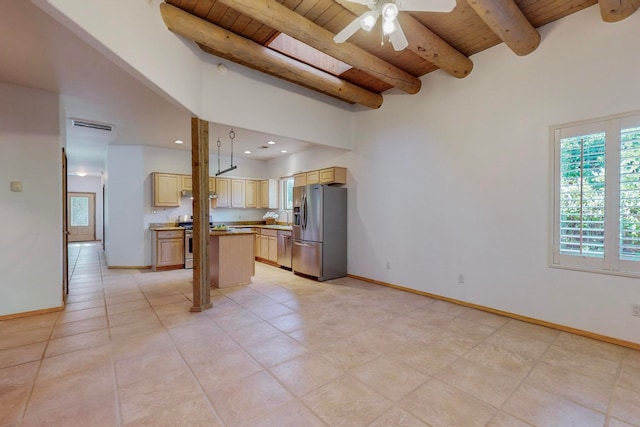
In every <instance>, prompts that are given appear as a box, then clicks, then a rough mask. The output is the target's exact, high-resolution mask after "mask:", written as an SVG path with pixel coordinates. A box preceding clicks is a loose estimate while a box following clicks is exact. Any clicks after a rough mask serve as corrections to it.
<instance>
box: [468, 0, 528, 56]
mask: <svg viewBox="0 0 640 427" xmlns="http://www.w3.org/2000/svg"><path fill="white" fill-rule="evenodd" d="M467 2H468V3H469V6H471V8H472V9H473V10H474V11H475V12H476V13H477V14H478V16H479V17H480V18H481V19H482V20H483V21H484V22H485V24H487V26H489V28H491V30H492V31H493V32H494V33H496V35H497V36H498V37H500V40H502V41H503V42H504V43H505V44H506V45H507V46H509V48H510V49H511V50H512V51H514V52H515V53H516V54H517V55H520V56H523V55H528V54H530V53H531V52H533V51H534V50H536V48H537V47H538V45H539V44H540V34H539V33H538V31H537V30H536V29H535V28H534V27H533V25H531V23H530V22H529V21H528V20H527V18H526V16H524V14H523V13H522V11H521V10H520V8H519V7H518V5H517V4H516V3H515V2H514V0H467Z"/></svg>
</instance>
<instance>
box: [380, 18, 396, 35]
mask: <svg viewBox="0 0 640 427" xmlns="http://www.w3.org/2000/svg"><path fill="white" fill-rule="evenodd" d="M397 29H398V28H397V27H396V21H387V20H385V21H384V22H383V23H382V32H383V33H384V34H385V35H389V34H391V33H393V32H395V31H396V30H397Z"/></svg>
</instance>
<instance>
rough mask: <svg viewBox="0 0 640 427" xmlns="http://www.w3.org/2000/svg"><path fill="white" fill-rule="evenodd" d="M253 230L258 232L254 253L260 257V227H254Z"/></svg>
mask: <svg viewBox="0 0 640 427" xmlns="http://www.w3.org/2000/svg"><path fill="white" fill-rule="evenodd" d="M253 231H255V232H256V234H255V245H254V247H253V250H254V255H255V257H256V258H260V229H259V228H254V229H253Z"/></svg>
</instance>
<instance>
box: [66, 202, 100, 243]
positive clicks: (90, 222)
mask: <svg viewBox="0 0 640 427" xmlns="http://www.w3.org/2000/svg"><path fill="white" fill-rule="evenodd" d="M67 210H68V223H67V227H68V231H69V242H88V241H94V240H96V194H95V193H72V192H69V193H68V194H67Z"/></svg>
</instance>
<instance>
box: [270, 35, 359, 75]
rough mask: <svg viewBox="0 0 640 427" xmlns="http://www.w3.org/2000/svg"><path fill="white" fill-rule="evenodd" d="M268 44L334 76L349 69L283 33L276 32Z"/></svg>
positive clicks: (346, 65) (349, 67) (342, 63)
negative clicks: (276, 34)
mask: <svg viewBox="0 0 640 427" xmlns="http://www.w3.org/2000/svg"><path fill="white" fill-rule="evenodd" d="M268 46H269V47H270V48H271V49H273V50H275V51H277V52H280V53H282V54H284V55H287V56H289V57H291V58H294V59H297V60H298V61H300V62H304V63H305V64H308V65H311V66H312V67H315V68H318V69H320V70H323V71H326V72H327V73H329V74H333V75H334V76H339V75H340V74H342V73H344V72H345V71H347V70H349V69H351V66H350V65H348V64H345V63H344V62H342V61H338V60H337V59H335V58H333V57H331V56H329V55H327V54H325V53H323V52H321V51H319V50H318V49H315V48H312V47H311V46H309V45H306V44H304V43H302V42H300V41H298V40H296V39H294V38H293V37H289V36H288V35H286V34H284V33H280V34H278V36H276V37H275V38H274V39H273V40H272V41H271V42H270V43H269V44H268Z"/></svg>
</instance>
